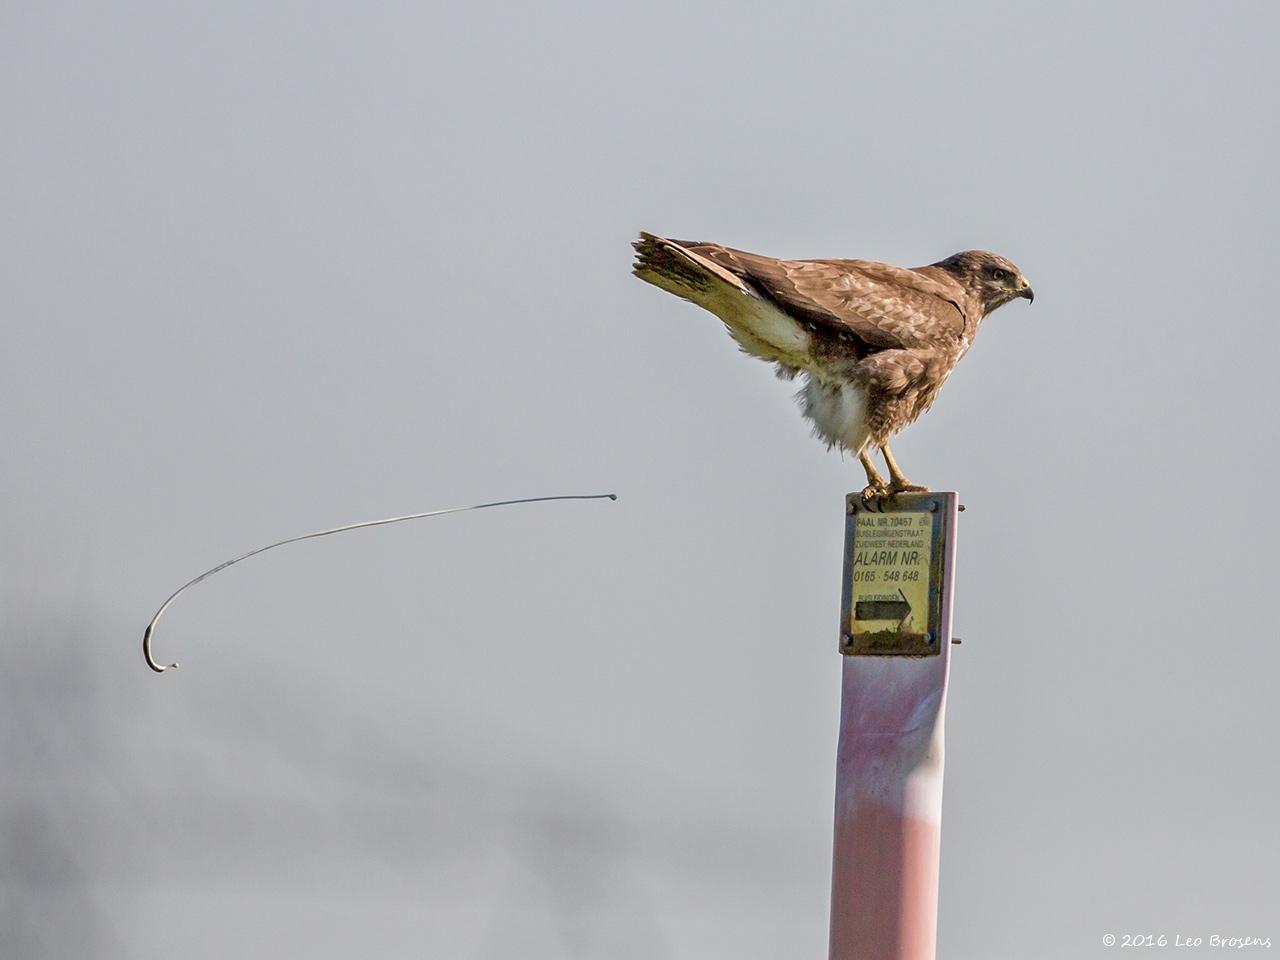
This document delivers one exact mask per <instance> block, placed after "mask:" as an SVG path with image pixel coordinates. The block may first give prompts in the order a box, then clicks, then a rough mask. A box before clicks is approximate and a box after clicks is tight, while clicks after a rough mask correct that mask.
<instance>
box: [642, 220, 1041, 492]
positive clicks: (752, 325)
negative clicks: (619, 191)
mask: <svg viewBox="0 0 1280 960" xmlns="http://www.w3.org/2000/svg"><path fill="white" fill-rule="evenodd" d="M634 246H635V249H636V262H635V266H634V272H635V275H636V276H637V277H639V278H640V279H641V280H644V281H646V282H648V283H652V284H653V285H654V286H656V287H661V288H662V289H663V290H666V291H668V292H669V293H674V294H675V295H676V296H678V297H683V298H684V299H686V300H689V301H691V302H693V303H696V304H697V305H698V306H700V307H702V308H703V309H705V310H709V311H710V312H712V313H714V314H715V315H716V316H717V317H719V318H720V319H721V320H722V321H723V322H724V325H725V327H726V328H727V329H728V331H729V335H730V336H731V337H733V339H734V340H736V341H737V342H738V345H739V346H740V347H741V348H742V350H743V351H744V352H745V353H749V354H750V355H751V356H753V357H759V358H760V359H761V360H765V361H768V362H771V363H773V364H776V366H777V369H778V375H779V376H781V377H784V378H785V379H788V380H789V379H791V378H793V377H795V376H796V374H800V375H801V376H802V377H803V380H804V387H803V388H802V389H801V390H800V393H799V396H798V399H799V400H800V402H801V405H802V406H803V408H804V415H805V417H807V418H808V419H809V420H811V421H813V428H814V433H815V434H817V435H818V436H819V437H821V438H822V439H823V440H825V441H826V442H827V446H828V447H833V446H834V447H840V448H841V449H844V450H848V451H850V452H851V453H856V454H857V455H858V459H859V460H860V461H861V462H862V466H863V468H864V469H865V470H866V471H867V486H866V489H864V490H863V496H864V497H866V498H868V499H871V498H873V497H878V496H884V495H886V494H892V493H899V492H904V491H913V490H925V489H927V488H926V487H921V486H918V485H916V484H913V483H910V482H909V481H908V480H907V478H906V477H905V476H903V473H902V470H901V469H899V467H898V464H897V463H896V462H895V461H894V459H893V454H892V453H890V452H889V438H890V437H891V436H892V435H893V434H895V433H897V432H898V431H899V430H901V429H902V428H903V427H905V426H907V424H909V423H911V422H913V421H914V420H915V419H916V418H917V417H918V416H920V414H922V413H924V412H925V411H926V410H928V409H929V407H930V406H931V405H932V404H933V401H934V399H935V398H936V397H937V395H938V390H939V389H941V387H942V384H943V383H944V382H945V381H946V379H947V376H948V374H950V373H951V369H952V368H953V367H954V366H955V365H956V363H957V362H958V361H959V360H960V358H961V357H963V356H964V354H965V351H966V350H968V349H969V344H971V343H972V342H973V338H974V336H975V335H976V334H977V332H978V325H979V324H980V323H981V322H982V320H983V318H985V317H986V316H987V314H989V313H991V311H993V310H995V309H996V308H997V307H1001V306H1003V305H1004V304H1006V303H1008V302H1009V301H1010V300H1015V299H1017V298H1019V297H1025V298H1026V299H1027V300H1032V299H1034V296H1035V295H1034V294H1033V293H1032V290H1031V286H1030V285H1029V284H1028V283H1027V281H1026V279H1025V278H1024V277H1023V276H1022V272H1021V271H1020V270H1019V269H1018V268H1017V267H1015V266H1014V265H1013V264H1012V263H1010V262H1009V261H1008V260H1006V259H1005V258H1004V257H1001V256H997V255H996V254H994V253H988V252H986V251H985V250H966V251H964V252H962V253H957V254H954V255H952V256H950V257H947V259H945V260H939V261H938V262H937V263H934V264H930V265H929V266H927V267H914V268H910V269H908V268H906V267H895V266H891V265H889V264H887V263H876V262H874V261H870V260H775V259H774V258H773V257H764V256H760V255H759V254H755V253H745V252H743V251H741V250H733V249H730V248H729V247H722V246H720V245H719V244H717V243H695V242H692V241H688V240H670V239H668V238H666V237H658V236H654V235H653V234H651V233H641V234H640V239H639V240H638V241H636V242H635V244H634ZM871 445H874V446H876V447H879V448H880V452H881V453H882V454H883V455H884V461H885V464H886V465H887V466H888V468H889V482H888V483H886V482H885V480H884V478H883V477H881V476H880V474H879V473H878V472H877V470H876V468H875V465H874V464H873V463H872V462H871V453H870V448H871Z"/></svg>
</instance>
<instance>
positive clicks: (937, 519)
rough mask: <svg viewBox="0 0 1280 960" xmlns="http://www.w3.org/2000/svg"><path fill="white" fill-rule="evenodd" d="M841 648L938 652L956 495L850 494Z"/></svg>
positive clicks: (856, 652)
mask: <svg viewBox="0 0 1280 960" xmlns="http://www.w3.org/2000/svg"><path fill="white" fill-rule="evenodd" d="M847 513H848V516H847V521H846V524H845V558H844V566H845V576H844V589H843V595H844V605H843V614H842V618H843V622H842V625H841V634H840V652H841V653H844V654H847V655H851V656H907V657H928V656H936V655H937V654H938V653H939V651H941V649H942V645H943V643H944V642H947V641H949V640H950V638H949V637H943V636H942V634H943V616H942V597H943V594H944V589H943V585H944V580H945V581H946V582H949V581H950V577H951V571H950V570H949V569H946V567H947V559H948V550H947V544H948V542H949V540H950V539H951V536H952V528H953V526H954V517H955V494H953V493H922V494H899V495H897V496H894V497H885V498H882V499H879V500H875V501H870V502H867V501H864V500H863V499H862V497H861V496H860V495H858V494H851V495H850V496H849V500H848V511H847Z"/></svg>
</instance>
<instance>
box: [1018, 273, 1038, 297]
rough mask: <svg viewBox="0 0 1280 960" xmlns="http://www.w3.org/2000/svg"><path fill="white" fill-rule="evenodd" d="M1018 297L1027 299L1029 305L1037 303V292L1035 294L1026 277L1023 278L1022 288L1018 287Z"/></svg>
mask: <svg viewBox="0 0 1280 960" xmlns="http://www.w3.org/2000/svg"><path fill="white" fill-rule="evenodd" d="M1016 296H1019V297H1026V299H1027V303H1034V302H1035V299H1036V292H1035V291H1034V290H1032V289H1031V284H1029V283H1027V278H1026V277H1023V278H1022V284H1021V286H1019V287H1018V292H1017V294H1016Z"/></svg>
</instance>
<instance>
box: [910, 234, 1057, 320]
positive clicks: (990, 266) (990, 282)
mask: <svg viewBox="0 0 1280 960" xmlns="http://www.w3.org/2000/svg"><path fill="white" fill-rule="evenodd" d="M934 266H935V267H941V268H942V269H943V270H946V271H947V272H948V273H950V274H952V275H953V276H954V277H955V278H956V279H957V280H959V281H960V283H961V284H962V285H963V286H964V288H965V290H967V291H968V292H969V295H970V296H972V297H973V298H975V299H976V300H977V301H978V302H979V303H981V304H982V315H983V316H984V317H985V316H986V315H987V314H989V313H990V312H991V311H992V310H995V309H996V308H997V307H1003V306H1004V305H1005V304H1006V303H1008V302H1009V301H1010V300H1017V299H1018V298H1019V297H1025V298H1026V299H1027V300H1028V301H1030V300H1034V299H1035V297H1036V295H1035V291H1033V290H1032V289H1031V284H1029V283H1027V278H1026V277H1024V276H1023V275H1022V271H1021V270H1019V269H1018V268H1017V267H1016V266H1015V265H1014V264H1013V263H1012V262H1011V261H1009V260H1006V259H1005V258H1004V257H1002V256H1000V255H999V254H995V253H989V252H988V251H986V250H965V251H964V252H963V253H956V254H952V255H951V256H949V257H947V259H945V260H940V261H939V262H938V263H935V264H934Z"/></svg>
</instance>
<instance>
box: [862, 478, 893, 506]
mask: <svg viewBox="0 0 1280 960" xmlns="http://www.w3.org/2000/svg"><path fill="white" fill-rule="evenodd" d="M888 495H889V488H888V487H887V486H885V485H884V484H883V483H868V484H867V485H866V486H865V487H863V488H862V499H863V501H864V502H866V503H871V502H872V501H873V500H879V499H880V498H881V497H887V496H888Z"/></svg>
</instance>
